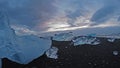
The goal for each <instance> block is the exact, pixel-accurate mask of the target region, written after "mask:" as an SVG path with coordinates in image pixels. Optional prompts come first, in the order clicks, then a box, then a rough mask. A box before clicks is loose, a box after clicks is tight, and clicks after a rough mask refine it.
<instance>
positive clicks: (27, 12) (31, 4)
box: [0, 0, 56, 27]
mask: <svg viewBox="0 0 120 68" xmlns="http://www.w3.org/2000/svg"><path fill="white" fill-rule="evenodd" d="M53 3H54V0H52V1H51V0H32V1H30V0H19V1H18V0H1V1H0V6H1V7H2V8H4V9H6V10H7V12H8V15H9V17H10V20H11V23H12V24H20V25H21V24H22V25H27V26H30V27H34V26H36V25H37V24H38V23H42V22H44V21H46V20H49V19H50V18H52V16H54V14H55V12H56V9H55V7H54V6H53Z"/></svg>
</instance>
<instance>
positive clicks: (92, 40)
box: [72, 36, 100, 46]
mask: <svg viewBox="0 0 120 68" xmlns="http://www.w3.org/2000/svg"><path fill="white" fill-rule="evenodd" d="M72 41H73V43H74V46H78V45H84V44H91V45H98V44H100V41H99V40H98V39H97V38H96V37H91V36H80V37H77V38H75V39H73V40H72Z"/></svg>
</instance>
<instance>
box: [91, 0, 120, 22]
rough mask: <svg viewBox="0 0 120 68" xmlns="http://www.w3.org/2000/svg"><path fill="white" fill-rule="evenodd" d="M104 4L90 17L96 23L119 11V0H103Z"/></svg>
mask: <svg viewBox="0 0 120 68" xmlns="http://www.w3.org/2000/svg"><path fill="white" fill-rule="evenodd" d="M103 3H104V6H103V7H102V8H100V9H98V10H97V11H96V12H95V13H94V15H93V16H92V18H91V21H94V22H96V23H104V22H106V21H108V20H109V19H110V18H112V17H113V16H117V15H118V13H119V12H120V10H119V9H120V7H119V6H120V1H119V0H105V1H103Z"/></svg>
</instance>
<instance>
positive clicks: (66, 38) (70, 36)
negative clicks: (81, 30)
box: [53, 32, 74, 41]
mask: <svg viewBox="0 0 120 68" xmlns="http://www.w3.org/2000/svg"><path fill="white" fill-rule="evenodd" d="M73 37H74V36H73V34H72V32H68V33H60V34H55V35H54V36H53V40H56V41H71V40H72V39H73Z"/></svg>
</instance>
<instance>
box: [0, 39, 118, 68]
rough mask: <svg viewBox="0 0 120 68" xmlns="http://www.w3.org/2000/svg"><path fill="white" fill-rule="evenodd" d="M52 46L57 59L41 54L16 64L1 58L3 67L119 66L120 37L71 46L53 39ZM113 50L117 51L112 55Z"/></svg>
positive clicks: (90, 67) (110, 67)
mask: <svg viewBox="0 0 120 68" xmlns="http://www.w3.org/2000/svg"><path fill="white" fill-rule="evenodd" d="M52 44H53V46H55V47H57V48H58V49H59V51H58V59H50V58H47V57H46V55H45V54H44V55H43V56H41V57H39V58H37V59H35V60H34V61H32V62H31V63H29V64H27V65H22V64H18V63H15V62H12V61H9V60H8V59H3V60H2V62H3V68H119V67H120V39H117V40H115V41H114V42H108V41H107V39H106V38H102V39H101V43H100V44H98V45H79V46H73V45H72V44H70V42H69V41H68V42H65V41H62V42H59V41H53V43H52ZM113 51H118V55H114V54H113Z"/></svg>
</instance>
